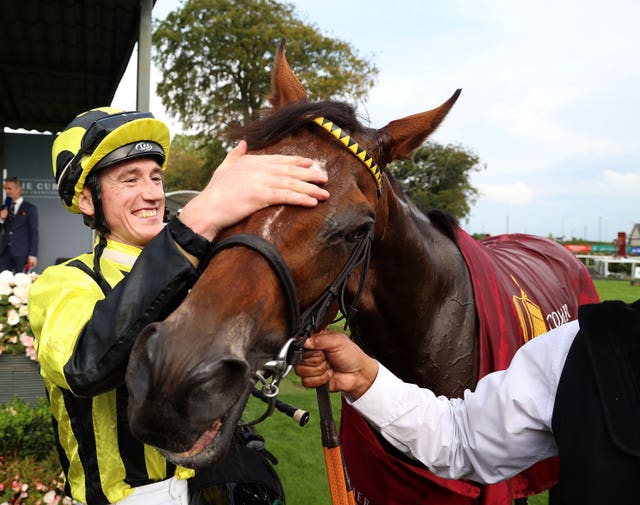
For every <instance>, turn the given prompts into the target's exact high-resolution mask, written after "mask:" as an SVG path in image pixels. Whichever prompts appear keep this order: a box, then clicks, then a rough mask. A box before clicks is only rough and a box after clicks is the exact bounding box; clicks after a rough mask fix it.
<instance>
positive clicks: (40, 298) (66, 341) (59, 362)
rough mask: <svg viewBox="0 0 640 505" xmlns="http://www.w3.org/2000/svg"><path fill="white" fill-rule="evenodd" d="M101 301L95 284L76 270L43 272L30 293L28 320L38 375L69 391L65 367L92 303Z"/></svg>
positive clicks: (55, 268)
mask: <svg viewBox="0 0 640 505" xmlns="http://www.w3.org/2000/svg"><path fill="white" fill-rule="evenodd" d="M103 298H104V294H103V293H102V290H101V289H100V287H99V286H98V284H97V283H96V282H95V281H94V280H93V279H92V278H90V277H89V276H88V275H86V274H85V273H84V272H83V271H82V270H80V269H79V268H76V267H69V266H65V265H56V266H52V267H49V268H47V269H45V271H44V272H43V273H42V275H41V276H40V277H38V279H37V280H36V281H35V282H34V283H33V285H32V286H31V288H30V290H29V321H30V323H31V328H32V329H33V334H34V336H35V348H36V351H37V353H38V361H39V362H40V369H41V374H42V376H43V377H45V378H46V379H47V380H49V381H51V382H52V383H54V384H55V385H57V386H59V387H62V388H65V389H69V385H68V384H67V380H66V378H65V376H64V370H63V369H64V365H65V364H66V363H67V361H68V360H69V358H70V357H71V355H72V353H73V349H74V347H75V344H76V340H77V339H78V336H79V335H80V333H81V331H82V328H83V327H84V326H85V325H86V324H87V321H89V319H90V318H91V315H92V313H93V308H94V306H95V304H96V303H97V302H98V301H99V300H102V299H103Z"/></svg>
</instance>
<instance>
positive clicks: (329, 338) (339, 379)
mask: <svg viewBox="0 0 640 505" xmlns="http://www.w3.org/2000/svg"><path fill="white" fill-rule="evenodd" d="M304 347H305V353H304V356H303V358H302V361H300V363H299V364H298V365H296V367H295V371H296V374H298V375H299V376H300V377H301V378H302V384H303V385H304V386H305V387H308V388H315V387H318V386H321V385H322V384H325V383H328V384H329V390H330V391H342V392H344V393H347V394H349V395H350V396H351V397H352V399H354V400H356V399H358V398H360V396H362V395H363V394H364V393H365V392H366V391H367V390H368V389H369V388H370V387H371V384H373V381H374V380H375V378H376V376H377V375H378V362H377V361H376V360H375V359H373V358H371V357H370V356H369V355H367V354H366V353H365V352H364V351H363V350H362V349H360V347H358V346H357V345H356V344H355V343H354V342H353V341H352V340H351V339H349V337H347V336H346V335H345V334H343V333H339V332H337V331H333V330H324V331H322V332H320V333H316V334H314V335H312V336H311V337H309V338H308V339H307V341H306V342H305V344H304Z"/></svg>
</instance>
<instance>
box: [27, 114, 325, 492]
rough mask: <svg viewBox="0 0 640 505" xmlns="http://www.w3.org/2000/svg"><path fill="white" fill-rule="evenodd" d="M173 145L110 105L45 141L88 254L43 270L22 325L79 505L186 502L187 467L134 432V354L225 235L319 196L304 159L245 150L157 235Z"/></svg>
mask: <svg viewBox="0 0 640 505" xmlns="http://www.w3.org/2000/svg"><path fill="white" fill-rule="evenodd" d="M169 146H170V136H169V131H168V128H167V126H166V125H165V124H164V123H163V122H161V121H159V120H157V119H155V118H154V117H153V115H152V114H150V113H146V112H123V111H121V110H119V109H114V108H109V107H104V108H99V109H94V110H91V111H89V112H86V113H84V114H80V115H79V116H77V117H76V118H75V119H74V120H73V121H72V122H71V123H70V124H69V125H68V126H67V128H65V130H64V131H63V132H62V133H61V134H60V135H59V136H58V137H57V139H56V140H55V142H54V144H53V152H52V155H53V173H54V176H55V179H56V182H57V183H58V190H59V193H60V197H61V199H62V201H63V204H64V205H65V207H66V208H67V209H68V210H69V211H71V212H73V213H77V214H79V213H81V214H83V218H84V222H85V224H87V225H88V226H90V227H92V228H93V229H95V230H96V233H97V238H96V241H95V246H94V249H93V251H92V252H90V253H87V254H82V255H80V256H78V257H76V258H73V259H71V260H69V261H67V262H65V263H63V264H60V265H56V266H52V267H49V268H47V269H46V270H45V271H44V272H43V273H42V275H41V276H40V278H39V279H38V280H37V282H35V283H34V285H33V286H32V288H31V290H30V293H29V319H30V321H31V326H32V328H33V331H34V334H35V346H36V349H37V352H38V359H39V361H40V367H41V374H42V377H43V379H44V382H45V385H46V388H47V393H48V397H49V402H50V405H51V412H52V419H53V427H54V431H55V435H56V440H57V444H58V451H59V455H60V461H61V464H62V467H63V469H64V472H65V475H66V487H65V491H66V493H67V494H68V495H69V496H71V497H72V498H73V499H75V500H77V501H79V502H81V503H86V504H88V505H102V504H110V503H121V504H125V505H132V504H145V505H146V504H151V503H153V504H154V505H162V504H186V503H188V489H187V488H188V487H187V482H186V480H185V479H187V478H189V477H191V476H192V475H193V470H189V469H185V468H181V467H176V466H174V465H173V464H171V463H169V462H168V461H166V460H165V459H164V457H163V456H162V455H161V454H160V453H159V452H158V451H157V450H156V449H155V448H154V447H151V446H148V445H144V444H142V443H141V442H139V441H138V440H136V439H135V438H134V437H133V435H132V434H131V432H130V430H129V424H128V420H127V405H128V400H129V395H128V391H127V389H126V386H125V383H124V374H125V370H126V367H127V364H128V360H129V352H130V350H131V347H132V346H133V343H134V341H135V339H136V337H137V335H138V332H139V331H140V329H141V328H143V327H144V326H146V325H147V324H149V323H150V322H153V321H160V320H162V319H164V318H165V317H166V316H167V315H168V314H169V313H170V312H171V311H172V310H173V309H174V308H175V307H176V306H177V305H178V304H179V303H180V302H181V301H182V299H183V298H184V297H185V296H186V294H187V292H188V291H189V289H190V288H191V286H192V285H193V284H194V283H195V281H196V280H197V278H198V273H199V271H198V265H199V262H200V260H201V259H202V258H203V257H204V255H205V254H206V253H207V252H208V250H209V248H210V245H211V243H212V241H213V240H214V238H215V237H216V235H217V234H218V233H219V232H220V231H221V230H223V229H225V228H227V227H228V226H231V225H233V224H235V223H237V222H239V221H241V220H243V219H244V218H246V217H247V216H249V215H250V214H252V213H253V212H255V211H257V210H259V209H261V208H264V207H267V206H269V205H276V204H289V205H303V206H314V205H316V204H317V203H318V201H319V200H324V199H326V198H327V197H328V193H327V192H326V191H325V190H324V189H321V188H319V187H318V186H317V184H322V183H324V182H326V176H325V175H323V174H321V173H319V172H317V171H315V170H310V169H309V167H310V166H311V160H308V159H306V158H302V157H297V156H267V155H265V156H250V155H246V154H245V153H246V144H245V143H244V142H241V143H240V144H239V145H238V146H236V147H235V148H234V149H233V150H231V151H230V152H229V154H228V155H227V157H226V158H225V160H224V162H223V163H222V164H221V165H220V166H219V167H218V169H217V170H216V172H215V173H214V175H213V176H212V178H211V181H210V182H209V184H208V185H207V187H206V188H205V189H204V190H203V191H202V192H201V193H200V194H198V195H197V196H196V197H195V198H193V199H192V200H191V201H190V202H189V203H188V204H187V205H186V206H185V207H184V209H183V211H182V213H181V214H180V217H179V218H178V217H175V218H173V219H172V220H171V221H170V222H169V224H168V225H166V226H165V223H164V220H163V216H164V211H165V195H164V187H163V179H162V172H163V171H164V170H165V168H166V166H167V157H168V154H169ZM272 501H273V500H272ZM272 501H269V502H268V503H272ZM224 503H227V502H226V501H225V502H224ZM252 503H267V501H263V502H252Z"/></svg>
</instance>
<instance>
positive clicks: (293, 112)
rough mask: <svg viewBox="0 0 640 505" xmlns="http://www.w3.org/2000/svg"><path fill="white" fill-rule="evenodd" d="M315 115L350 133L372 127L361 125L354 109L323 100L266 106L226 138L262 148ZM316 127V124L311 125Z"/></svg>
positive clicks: (230, 130) (368, 129) (367, 129)
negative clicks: (249, 121)
mask: <svg viewBox="0 0 640 505" xmlns="http://www.w3.org/2000/svg"><path fill="white" fill-rule="evenodd" d="M318 116H323V117H325V118H327V119H329V120H330V121H333V122H334V123H335V124H337V125H338V126H340V128H342V129H344V130H346V131H348V132H349V133H350V134H358V133H359V134H363V135H367V134H370V133H371V132H372V131H373V130H372V129H371V128H366V127H364V126H362V124H361V123H360V121H358V119H357V117H356V113H355V109H354V108H353V107H352V106H351V105H348V104H346V103H343V102H334V101H324V102H306V101H299V102H293V103H290V104H288V105H286V106H284V107H279V108H277V109H267V110H266V111H265V112H264V113H263V115H262V117H261V118H259V119H258V120H256V121H253V122H251V123H248V124H246V125H244V126H239V127H233V128H230V129H229V130H228V131H227V137H228V138H229V139H233V140H237V139H240V138H242V139H244V140H246V141H247V144H248V146H249V149H262V148H264V147H268V146H271V145H273V144H276V143H277V142H279V141H280V140H282V139H283V138H285V137H286V136H288V135H291V134H293V133H294V132H296V131H299V130H300V129H301V128H306V127H307V125H311V124H313V123H312V121H313V119H314V118H316V117H318ZM313 127H314V128H318V127H317V125H314V126H313Z"/></svg>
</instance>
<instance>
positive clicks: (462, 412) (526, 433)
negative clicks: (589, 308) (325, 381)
mask: <svg viewBox="0 0 640 505" xmlns="http://www.w3.org/2000/svg"><path fill="white" fill-rule="evenodd" d="M578 328H579V327H578V322H577V321H573V322H571V323H568V324H565V325H563V326H560V327H558V328H556V329H554V330H551V331H550V332H548V333H545V334H543V335H540V336H539V337H536V338H535V339H533V340H531V341H530V342H528V343H527V344H526V345H524V346H523V347H522V348H520V349H519V350H518V352H517V353H516V355H515V356H514V357H513V360H512V362H511V364H510V366H509V368H508V369H507V370H503V371H499V372H494V373H492V374H489V375H487V376H485V377H483V378H482V379H481V380H480V381H479V382H478V384H477V386H476V389H475V391H473V392H472V391H469V390H467V391H465V393H464V398H462V399H460V398H453V399H448V398H445V397H443V396H440V397H436V396H435V395H434V394H433V392H431V391H430V390H428V389H424V388H419V387H418V386H416V385H415V384H408V383H405V382H402V381H401V380H400V379H398V378H397V377H396V376H395V375H393V374H392V373H391V372H390V371H389V370H387V369H386V368H385V367H384V366H382V365H380V368H379V371H378V376H377V377H376V380H375V382H374V383H373V385H372V386H371V387H370V388H369V390H368V391H367V392H366V393H365V394H364V395H363V396H361V397H360V398H358V399H357V400H356V401H353V402H349V403H351V405H352V406H353V407H355V408H356V409H357V410H358V411H359V412H360V413H361V414H362V415H363V416H364V417H365V418H366V419H367V420H369V422H370V423H371V424H372V425H373V426H374V427H375V428H376V429H377V430H379V431H380V433H381V434H382V435H383V436H384V438H386V439H387V440H388V441H389V442H390V443H391V444H393V445H394V446H395V447H396V448H398V449H399V450H400V451H402V452H403V453H405V454H408V455H410V456H412V457H414V458H415V459H418V460H419V461H421V462H422V463H423V464H425V465H426V466H427V467H428V468H429V470H431V471H432V472H433V473H435V474H436V475H439V476H441V477H444V478H450V479H460V478H468V479H471V480H474V481H478V482H483V483H494V482H498V481H501V480H504V479H507V478H509V477H512V476H513V475H515V474H517V473H519V472H521V471H522V470H524V469H526V468H528V467H530V466H531V465H532V464H534V463H536V462H537V461H540V460H542V459H545V458H548V457H551V456H555V455H557V452H558V449H557V446H556V444H555V440H554V438H553V434H552V433H551V418H552V415H553V406H554V401H555V395H556V390H557V388H558V381H559V380H560V375H561V373H562V369H563V366H564V362H565V358H566V356H567V353H568V352H569V348H570V347H571V344H572V342H573V339H574V337H575V335H576V333H577V332H578ZM347 401H349V400H348V399H347Z"/></svg>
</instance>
